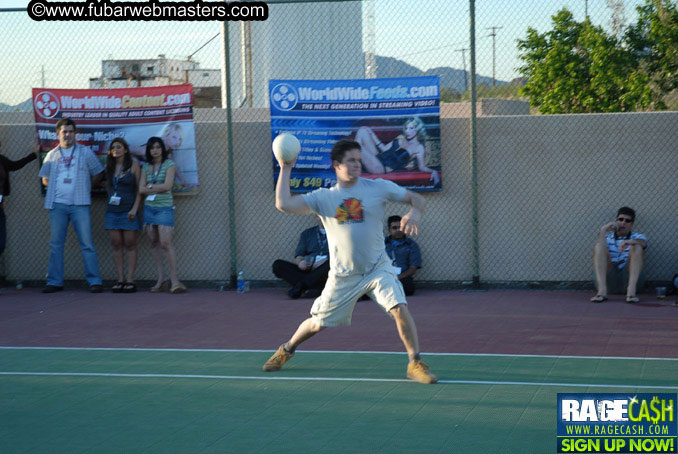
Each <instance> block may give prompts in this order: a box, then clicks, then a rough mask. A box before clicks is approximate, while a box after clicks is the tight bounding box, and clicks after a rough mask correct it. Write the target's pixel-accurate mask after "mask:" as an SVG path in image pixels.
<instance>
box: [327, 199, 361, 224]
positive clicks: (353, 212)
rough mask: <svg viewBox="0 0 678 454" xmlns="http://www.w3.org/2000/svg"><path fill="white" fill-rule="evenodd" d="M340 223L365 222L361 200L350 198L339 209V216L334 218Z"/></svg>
mask: <svg viewBox="0 0 678 454" xmlns="http://www.w3.org/2000/svg"><path fill="white" fill-rule="evenodd" d="M334 217H335V218H336V220H337V221H339V222H342V223H343V222H360V221H362V220H363V206H362V203H360V200H358V199H355V198H353V197H352V198H350V199H346V200H344V202H343V203H342V204H341V205H339V206H338V207H337V214H336V215H335V216H334Z"/></svg>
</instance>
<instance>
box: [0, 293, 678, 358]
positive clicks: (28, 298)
mask: <svg viewBox="0 0 678 454" xmlns="http://www.w3.org/2000/svg"><path fill="white" fill-rule="evenodd" d="M590 296H592V295H591V292H585V291H541V290H492V291H488V292H463V291H439V290H423V291H420V292H418V293H417V294H416V295H415V296H413V297H410V298H409V299H408V301H409V305H410V311H411V312H412V314H413V316H414V318H415V321H416V323H417V328H418V331H419V337H420V342H421V350H422V351H423V352H431V353H507V354H522V355H531V354H536V355H583V356H632V357H658V358H676V357H677V356H678V336H675V326H676V324H677V322H678V307H673V306H671V302H672V300H671V299H667V300H666V301H664V302H663V304H660V303H659V302H658V301H657V300H656V299H655V298H654V296H652V295H641V303H640V304H637V305H629V304H626V303H625V302H624V298H623V297H622V296H617V297H614V296H613V297H611V298H610V300H609V301H606V302H605V303H602V304H593V303H590V302H589V297H590ZM312 302H313V300H311V299H299V300H290V299H288V298H287V296H286V295H285V292H284V291H283V290H281V289H265V290H261V289H255V290H253V291H251V292H249V293H247V294H244V295H241V294H237V293H236V292H233V291H224V292H217V291H213V290H204V289H200V290H191V291H189V292H188V293H186V294H183V295H171V294H168V293H165V294H152V293H149V292H144V291H140V292H139V293H136V294H129V295H128V294H123V295H120V294H113V293H110V292H107V293H103V294H99V295H92V294H90V293H88V292H86V291H85V290H72V291H64V292H60V293H56V294H50V295H43V294H42V293H40V290H39V289H23V290H21V291H17V290H14V289H8V290H2V291H0V346H39V347H111V348H198V349H202V348H205V349H265V350H274V349H275V348H276V347H277V346H278V345H280V344H281V343H282V342H283V341H286V340H287V339H288V338H289V337H290V335H291V334H292V333H293V331H294V330H295V329H296V327H297V325H298V323H299V322H301V321H302V320H303V319H304V318H305V317H307V316H308V311H309V309H310V307H311V304H312ZM302 349H305V350H333V351H336V350H341V351H356V350H360V351H402V350H403V348H402V344H401V343H400V340H399V338H398V336H397V333H396V329H395V325H394V323H393V322H392V321H391V320H390V318H389V317H388V316H387V315H385V313H384V312H383V311H382V310H381V309H380V308H379V307H378V306H377V305H376V304H374V303H373V302H372V301H360V302H358V303H357V305H356V308H355V311H354V313H353V322H352V326H350V327H341V328H334V329H330V330H326V331H324V332H322V333H320V334H319V335H317V336H315V337H314V338H312V339H310V340H309V341H307V342H306V343H305V344H304V345H303V346H302Z"/></svg>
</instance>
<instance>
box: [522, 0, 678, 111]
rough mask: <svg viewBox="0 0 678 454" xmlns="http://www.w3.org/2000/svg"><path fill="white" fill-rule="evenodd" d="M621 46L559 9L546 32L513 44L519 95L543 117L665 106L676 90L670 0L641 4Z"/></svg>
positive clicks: (677, 36) (676, 33)
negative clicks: (521, 78)
mask: <svg viewBox="0 0 678 454" xmlns="http://www.w3.org/2000/svg"><path fill="white" fill-rule="evenodd" d="M638 11H639V20H638V23H637V24H636V25H635V26H633V27H630V28H629V30H628V32H627V34H626V35H625V37H624V38H623V39H622V40H620V39H617V38H616V37H615V36H614V35H611V34H608V33H606V32H605V30H603V28H602V27H600V26H594V25H593V24H591V22H590V21H589V20H588V19H586V20H585V21H583V22H577V21H575V20H574V17H573V15H572V13H571V12H570V11H569V10H567V9H562V10H561V11H559V12H558V13H557V14H556V15H555V16H553V17H552V20H553V29H552V30H550V31H547V32H545V33H543V34H540V33H538V32H537V31H536V30H534V29H532V28H528V30H527V36H526V38H525V39H524V40H518V49H519V51H520V59H521V60H522V62H523V66H521V67H520V68H519V71H520V72H521V74H522V75H523V76H524V77H525V78H527V84H526V85H525V86H524V87H523V88H522V89H521V90H520V92H519V93H520V94H521V95H525V96H527V97H528V98H529V100H530V105H531V106H533V107H536V108H537V109H538V110H539V112H540V113H544V114H560V113H590V112H624V111H635V110H646V109H651V108H653V109H662V108H665V105H664V103H663V102H662V97H663V96H664V95H665V94H667V93H668V92H670V91H671V90H672V89H673V88H676V86H678V85H677V84H678V81H677V79H676V68H677V65H678V59H677V58H676V57H677V56H678V55H677V54H676V52H678V45H677V43H678V13H677V12H676V8H675V5H672V4H671V1H670V0H646V4H645V5H644V6H642V7H640V8H638Z"/></svg>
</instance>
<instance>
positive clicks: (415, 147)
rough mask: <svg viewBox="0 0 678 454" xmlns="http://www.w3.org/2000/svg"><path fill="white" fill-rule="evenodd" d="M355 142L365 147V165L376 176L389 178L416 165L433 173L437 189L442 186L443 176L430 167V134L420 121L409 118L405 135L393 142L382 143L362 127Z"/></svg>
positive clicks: (370, 130)
mask: <svg viewBox="0 0 678 454" xmlns="http://www.w3.org/2000/svg"><path fill="white" fill-rule="evenodd" d="M355 141H356V142H358V143H359V144H360V146H361V147H362V151H363V153H362V163H363V166H364V167H365V170H366V171H367V172H369V173H372V174H385V173H391V172H395V171H397V170H404V169H407V168H408V166H410V165H411V164H410V163H414V166H416V168H417V169H418V170H419V171H420V172H426V173H430V174H431V177H430V181H431V182H432V183H433V185H434V186H438V184H440V175H438V171H437V170H435V169H431V168H429V167H428V166H426V147H425V143H426V130H425V125H424V122H423V121H422V120H421V118H419V117H412V118H408V119H407V120H406V121H405V123H404V124H403V129H402V133H401V134H399V135H398V136H397V137H396V138H395V139H393V140H392V141H390V142H386V143H384V142H382V141H381V140H380V139H379V137H377V135H376V134H375V133H374V131H373V130H372V129H371V128H369V127H366V126H362V127H360V128H359V129H358V131H357V132H356V134H355Z"/></svg>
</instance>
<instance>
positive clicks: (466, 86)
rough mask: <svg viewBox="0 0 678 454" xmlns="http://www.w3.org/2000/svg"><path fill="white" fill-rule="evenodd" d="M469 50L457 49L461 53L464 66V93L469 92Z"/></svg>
mask: <svg viewBox="0 0 678 454" xmlns="http://www.w3.org/2000/svg"><path fill="white" fill-rule="evenodd" d="M467 50H468V49H464V48H462V49H457V52H461V60H462V66H463V68H464V92H467V91H468V74H466V51H467Z"/></svg>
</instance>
